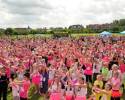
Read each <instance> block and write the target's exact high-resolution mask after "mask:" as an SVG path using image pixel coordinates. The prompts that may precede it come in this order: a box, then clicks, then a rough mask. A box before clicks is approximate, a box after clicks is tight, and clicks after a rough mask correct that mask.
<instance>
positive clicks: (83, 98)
mask: <svg viewBox="0 0 125 100" xmlns="http://www.w3.org/2000/svg"><path fill="white" fill-rule="evenodd" d="M75 100H86V97H85V96H76V98H75Z"/></svg>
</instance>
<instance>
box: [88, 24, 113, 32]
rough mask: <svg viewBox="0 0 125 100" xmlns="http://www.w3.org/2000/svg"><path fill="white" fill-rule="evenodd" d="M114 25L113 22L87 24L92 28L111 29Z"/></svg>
mask: <svg viewBox="0 0 125 100" xmlns="http://www.w3.org/2000/svg"><path fill="white" fill-rule="evenodd" d="M111 27H112V24H108V23H106V24H90V25H87V26H86V28H88V29H91V30H110V29H111Z"/></svg>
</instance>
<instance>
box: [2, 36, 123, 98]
mask: <svg viewBox="0 0 125 100" xmlns="http://www.w3.org/2000/svg"><path fill="white" fill-rule="evenodd" d="M124 49H125V37H97V36H85V37H81V38H79V39H76V38H71V37H70V38H56V39H53V38H40V37H37V38H17V39H12V38H8V37H6V38H1V39H0V100H2V98H3V100H7V93H8V91H12V96H13V100H30V96H32V95H35V94H39V95H41V96H42V97H43V100H120V98H121V97H122V95H123V93H124V92H122V91H121V88H122V87H123V88H124V84H125V50H124ZM32 87H35V89H34V90H33V88H32Z"/></svg>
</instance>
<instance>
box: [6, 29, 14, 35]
mask: <svg viewBox="0 0 125 100" xmlns="http://www.w3.org/2000/svg"><path fill="white" fill-rule="evenodd" d="M13 32H14V30H13V29H12V28H7V29H6V30H5V34H6V35H12V34H13Z"/></svg>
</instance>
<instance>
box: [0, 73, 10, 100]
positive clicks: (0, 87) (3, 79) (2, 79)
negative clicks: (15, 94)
mask: <svg viewBox="0 0 125 100" xmlns="http://www.w3.org/2000/svg"><path fill="white" fill-rule="evenodd" d="M7 89H8V79H7V75H6V74H5V72H1V71H0V100H1V98H2V97H3V100H7Z"/></svg>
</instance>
